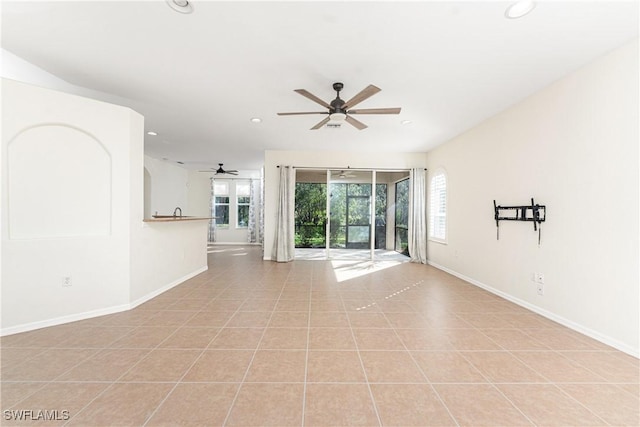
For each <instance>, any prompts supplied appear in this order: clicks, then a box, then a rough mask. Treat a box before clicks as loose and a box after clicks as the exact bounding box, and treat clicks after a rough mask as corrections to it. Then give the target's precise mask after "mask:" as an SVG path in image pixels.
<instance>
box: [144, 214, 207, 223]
mask: <svg viewBox="0 0 640 427" xmlns="http://www.w3.org/2000/svg"><path fill="white" fill-rule="evenodd" d="M210 219H215V218H214V217H203V216H173V215H153V218H145V219H143V220H142V221H143V222H180V221H209V220H210Z"/></svg>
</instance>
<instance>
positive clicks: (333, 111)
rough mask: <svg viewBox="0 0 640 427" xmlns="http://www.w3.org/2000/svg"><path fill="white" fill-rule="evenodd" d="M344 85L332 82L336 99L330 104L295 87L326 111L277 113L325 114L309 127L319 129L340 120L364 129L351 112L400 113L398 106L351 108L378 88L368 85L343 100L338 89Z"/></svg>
mask: <svg viewBox="0 0 640 427" xmlns="http://www.w3.org/2000/svg"><path fill="white" fill-rule="evenodd" d="M343 87H344V85H343V84H342V83H339V82H337V83H334V84H333V90H335V91H336V99H334V100H333V101H331V103H330V104H327V103H326V102H324V101H323V100H322V99H320V98H318V97H317V96H315V95H313V94H312V93H309V92H308V91H307V90H305V89H296V90H295V92H298V93H299V94H300V95H302V96H304V97H306V98H309V99H310V100H312V101H313V102H316V103H318V104H320V105H322V106H323V107H325V108H327V109H328V111H312V112H309V111H307V112H300V113H278V115H279V116H296V115H304V114H326V115H327V117H326V118H324V119H323V120H322V121H321V122H319V123H318V124H317V125H315V126H314V127H312V128H311V130H316V129H320V128H321V127H322V126H324V125H326V124H327V123H329V121H331V122H342V121H346V122H347V123H349V124H350V125H352V126H354V127H355V128H357V129H358V130H362V129H365V128H366V127H367V125H365V124H364V123H362V122H361V121H358V120H356V119H354V118H353V117H352V115H353V114H400V108H362V109H359V110H352V108H353V107H355V106H356V104H359V103H361V102H362V101H364V100H365V99H367V98H369V97H371V96H373V95H375V94H376V93H378V92H380V90H381V89H380V88H378V87H376V86H374V85H369V86H367V87H366V88H364V89H363V90H361V91H360V92H359V93H357V94H356V95H355V96H354V97H353V98H351V99H350V100H348V101H347V102H345V101H344V100H342V99H341V98H340V91H341V90H342V88H343Z"/></svg>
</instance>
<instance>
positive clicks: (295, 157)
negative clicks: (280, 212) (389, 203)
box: [264, 141, 426, 260]
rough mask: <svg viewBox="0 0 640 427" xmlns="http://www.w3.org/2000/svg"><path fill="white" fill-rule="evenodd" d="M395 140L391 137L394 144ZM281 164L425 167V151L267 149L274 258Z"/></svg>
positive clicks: (269, 239) (267, 246)
mask: <svg viewBox="0 0 640 427" xmlns="http://www.w3.org/2000/svg"><path fill="white" fill-rule="evenodd" d="M391 143H393V141H390V144H391ZM278 165H288V166H298V167H317V168H332V169H347V167H351V168H355V169H358V168H363V169H376V168H378V169H410V168H417V167H425V165H426V154H425V153H365V152H358V153H352V152H333V151H269V150H268V151H265V157H264V168H265V170H264V186H265V200H264V210H265V213H264V259H265V260H270V259H271V251H272V249H273V242H274V238H275V225H276V212H277V210H276V207H277V203H278V185H279V174H278V168H277V166H278Z"/></svg>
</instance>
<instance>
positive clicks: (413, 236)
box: [409, 168, 427, 264]
mask: <svg viewBox="0 0 640 427" xmlns="http://www.w3.org/2000/svg"><path fill="white" fill-rule="evenodd" d="M426 175H427V174H426V173H425V170H424V168H414V169H411V171H410V172H409V176H410V178H411V179H410V182H411V194H410V197H409V257H410V258H411V262H418V263H422V264H426V263H427V209H426V206H427V203H426Z"/></svg>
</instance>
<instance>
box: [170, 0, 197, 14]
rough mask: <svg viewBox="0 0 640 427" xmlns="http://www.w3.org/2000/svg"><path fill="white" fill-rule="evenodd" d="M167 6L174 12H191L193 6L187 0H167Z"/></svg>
mask: <svg viewBox="0 0 640 427" xmlns="http://www.w3.org/2000/svg"><path fill="white" fill-rule="evenodd" d="M167 4H168V5H169V7H170V8H171V9H173V10H175V11H176V12H180V13H191V12H193V6H191V3H190V2H189V1H188V0H167Z"/></svg>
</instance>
